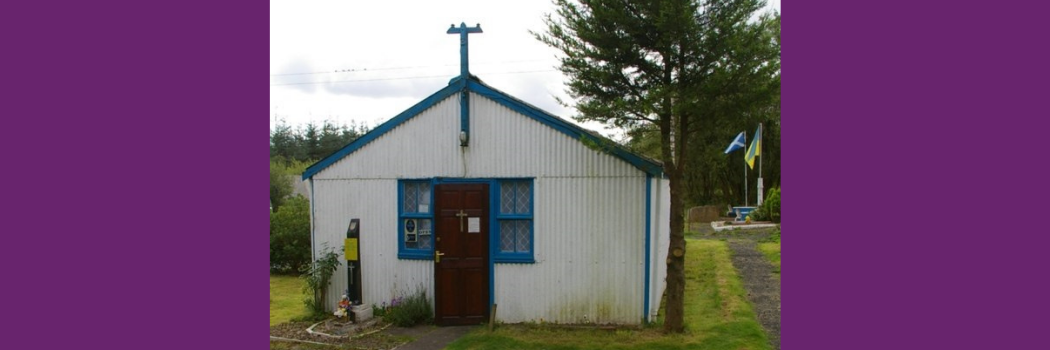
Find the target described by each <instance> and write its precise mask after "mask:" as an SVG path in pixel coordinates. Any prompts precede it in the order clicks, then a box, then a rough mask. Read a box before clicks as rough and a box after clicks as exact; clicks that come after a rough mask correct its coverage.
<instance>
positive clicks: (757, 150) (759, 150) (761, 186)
mask: <svg viewBox="0 0 1050 350" xmlns="http://www.w3.org/2000/svg"><path fill="white" fill-rule="evenodd" d="M762 131H763V130H762V123H758V135H759V137H761V136H762ZM755 142H758V147H757V148H755V154H756V157H759V158H758V202H757V203H755V205H762V199H763V198H762V195H763V194H765V193H764V192H765V186H764V185H765V184H764V183H762V158H765V157H763V156H762V139H761V138H759V139H758V140H755Z"/></svg>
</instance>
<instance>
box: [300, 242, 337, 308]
mask: <svg viewBox="0 0 1050 350" xmlns="http://www.w3.org/2000/svg"><path fill="white" fill-rule="evenodd" d="M340 249H342V248H340ZM321 252H322V253H321V254H320V256H321V258H319V259H317V261H315V262H314V264H313V266H309V265H306V266H303V267H302V269H301V270H300V271H302V277H303V279H304V280H306V285H305V286H303V292H307V293H309V294H310V296H308V297H306V299H304V300H303V303H304V304H306V307H307V308H308V309H309V310H310V312H311V313H313V315H314V316H321V315H324V316H327V315H328V311H326V310H325V307H324V301H325V299H326V297H327V296H328V284H329V283H331V281H332V274H333V273H335V270H336V268H338V267H339V264H340V262H339V254H338V253H336V250H335V249H332V248H329V247H328V246H327V245H325V247H324V249H322V250H321Z"/></svg>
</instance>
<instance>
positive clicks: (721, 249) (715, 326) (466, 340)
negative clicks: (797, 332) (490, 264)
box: [447, 239, 769, 350]
mask: <svg viewBox="0 0 1050 350" xmlns="http://www.w3.org/2000/svg"><path fill="white" fill-rule="evenodd" d="M686 244H687V249H688V252H689V253H688V254H686V262H685V271H686V289H685V292H686V299H685V322H686V333H684V334H671V335H665V334H663V332H662V328H661V324H660V322H659V321H658V322H656V323H655V324H653V325H652V326H651V327H645V328H641V329H619V330H602V329H579V328H566V327H560V326H557V325H550V324H520V325H501V326H499V327H497V328H496V330H494V331H492V332H490V331H488V328H487V327H478V328H477V329H474V330H473V331H471V332H470V333H468V334H467V335H466V336H464V337H462V338H460V339H458V340H456V341H455V342H453V343H452V344H449V346H448V347H447V349H714V350H719V349H725V350H738V349H750V350H760V349H769V342H768V340H767V338H766V335H765V333H764V332H763V331H762V326H761V325H759V323H758V321H757V320H756V317H755V313H754V311H753V310H752V308H751V304H750V303H749V302H748V301H747V298H746V297H745V295H746V294H745V291H744V287H743V285H742V284H741V282H740V277H739V276H737V274H736V270H735V269H734V268H733V265H732V262H731V260H730V257H729V249H728V247H727V246H726V243H725V242H723V241H713V240H692V239H688V240H686ZM660 313H661V315H662V314H664V312H663V308H661V312H660Z"/></svg>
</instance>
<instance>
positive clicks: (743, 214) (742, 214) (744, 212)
mask: <svg viewBox="0 0 1050 350" xmlns="http://www.w3.org/2000/svg"><path fill="white" fill-rule="evenodd" d="M755 208H757V207H733V212H735V213H736V220H735V221H744V219H745V218H747V216H748V215H749V214H751V212H752V211H754V210H755Z"/></svg>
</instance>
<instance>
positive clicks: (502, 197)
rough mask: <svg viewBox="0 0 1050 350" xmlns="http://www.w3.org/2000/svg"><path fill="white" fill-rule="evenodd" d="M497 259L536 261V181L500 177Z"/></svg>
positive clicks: (502, 260) (497, 216) (524, 261)
mask: <svg viewBox="0 0 1050 350" xmlns="http://www.w3.org/2000/svg"><path fill="white" fill-rule="evenodd" d="M498 184H499V198H498V203H499V210H497V211H496V222H497V225H495V226H496V227H495V229H496V230H497V232H496V235H494V237H496V241H497V242H496V247H495V248H496V249H495V262H510V263H532V262H535V260H534V256H533V241H534V238H535V237H534V235H533V233H534V232H533V224H532V223H533V220H532V209H533V200H532V193H533V191H532V180H531V179H530V180H499V181H498Z"/></svg>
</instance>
